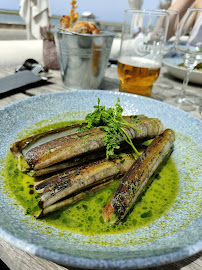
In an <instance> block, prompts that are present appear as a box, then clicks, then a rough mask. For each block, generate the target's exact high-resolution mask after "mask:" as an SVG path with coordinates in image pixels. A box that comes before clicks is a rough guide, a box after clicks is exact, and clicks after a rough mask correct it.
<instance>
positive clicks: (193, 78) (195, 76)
mask: <svg viewBox="0 0 202 270" xmlns="http://www.w3.org/2000/svg"><path fill="white" fill-rule="evenodd" d="M181 63H182V59H180V58H179V57H173V58H172V57H170V58H164V59H163V64H164V66H165V67H166V69H167V71H168V72H169V73H170V74H171V75H172V76H174V77H175V78H178V79H181V80H184V77H185V72H186V69H185V68H184V67H179V66H178V65H179V64H181ZM189 81H190V82H192V83H197V84H202V71H199V70H193V71H192V72H191V75H190V79H189Z"/></svg>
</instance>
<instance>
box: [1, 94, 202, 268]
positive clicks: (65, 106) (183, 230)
mask: <svg viewBox="0 0 202 270" xmlns="http://www.w3.org/2000/svg"><path fill="white" fill-rule="evenodd" d="M98 97H99V98H100V99H101V103H102V104H105V106H107V107H108V106H113V105H114V102H115V101H116V99H117V97H120V100H121V105H122V107H123V109H124V113H125V114H145V115H147V116H149V117H158V118H160V119H161V120H162V122H163V123H164V125H165V126H166V127H169V128H172V129H173V130H175V131H176V142H175V150H174V152H173V154H172V158H173V160H174V162H175V164H176V166H177V170H178V173H179V177H180V184H179V191H178V194H177V197H176V200H175V202H174V203H173V204H172V206H171V207H170V209H169V210H168V211H166V212H165V213H164V214H163V215H162V216H161V217H160V218H159V219H157V220H155V221H154V222H153V223H151V224H148V225H147V226H145V227H140V228H139V229H136V230H131V231H129V232H125V233H117V234H109V235H95V236H89V235H82V234H79V233H70V232H69V231H65V233H64V234H61V231H60V230H59V229H56V228H54V227H51V226H47V225H45V224H44V226H41V225H40V226H39V222H38V221H37V220H34V219H32V218H31V217H30V216H29V215H24V209H22V207H21V206H20V205H18V204H17V203H16V201H15V199H14V198H12V197H9V196H8V195H7V193H6V192H5V184H4V177H3V168H4V159H5V156H6V153H7V152H8V151H9V147H10V146H11V144H12V143H13V141H14V140H16V139H17V138H18V136H19V135H18V134H19V132H20V131H22V130H25V129H28V128H29V127H30V126H33V125H35V124H36V123H37V122H39V121H43V120H47V121H44V122H43V123H44V125H45V124H47V123H49V121H50V119H51V121H52V122H54V121H62V120H66V119H69V120H73V119H82V118H84V116H85V114H86V112H87V111H89V110H92V109H93V106H94V105H95V104H97V99H98ZM0 119H1V125H0V134H1V140H0V149H1V151H0V158H1V167H0V171H1V173H0V212H1V216H0V237H1V238H2V239H4V240H5V241H7V242H8V243H10V244H12V245H14V246H16V247H18V248H20V249H22V250H24V251H26V252H29V253H31V254H33V255H37V256H40V257H43V258H46V259H48V260H52V261H54V262H57V263H59V264H62V265H65V266H73V267H82V268H98V269H112V268H113V269H130V268H143V267H147V266H156V265H161V264H164V263H168V262H173V261H176V260H179V259H183V258H185V257H187V256H190V255H192V254H195V253H197V252H199V251H200V250H201V249H202V222H201V196H200V195H201V193H200V190H201V172H200V162H201V159H200V158H201V156H202V155H201V152H202V137H201V134H202V125H201V122H200V120H198V119H196V118H194V117H192V116H191V115H189V114H188V113H185V112H183V111H180V110H178V109H176V108H174V107H172V106H170V105H167V104H164V103H161V102H159V101H156V100H152V99H149V98H145V97H140V96H136V95H130V94H124V93H118V92H108V91H94V90H82V91H73V92H61V93H54V94H48V95H41V96H36V97H31V98H29V99H26V100H22V101H19V102H17V103H15V104H12V105H11V106H8V107H6V108H4V109H3V110H0ZM40 224H41V223H40ZM117 243H118V244H117Z"/></svg>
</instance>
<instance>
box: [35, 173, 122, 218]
mask: <svg viewBox="0 0 202 270" xmlns="http://www.w3.org/2000/svg"><path fill="white" fill-rule="evenodd" d="M117 181H119V179H116V178H115V179H112V180H110V181H107V182H104V183H101V184H98V185H97V186H94V187H91V188H89V189H86V190H84V191H81V192H80V193H77V194H74V195H73V196H71V197H68V198H66V199H63V200H60V201H58V202H56V203H54V204H52V205H50V206H48V207H46V208H43V209H41V210H38V211H37V212H35V214H34V216H35V218H42V217H44V216H46V215H47V214H50V213H52V212H55V211H57V210H59V209H61V208H63V207H65V206H68V205H71V204H73V203H75V202H78V201H80V200H82V199H84V198H85V197H87V196H88V195H91V194H93V193H95V192H96V191H98V190H101V189H103V188H105V187H107V186H109V185H111V184H112V183H114V182H117Z"/></svg>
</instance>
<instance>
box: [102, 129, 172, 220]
mask: <svg viewBox="0 0 202 270" xmlns="http://www.w3.org/2000/svg"><path fill="white" fill-rule="evenodd" d="M174 140H175V134H174V132H173V131H172V130H171V129H166V130H165V131H164V132H163V134H161V135H159V136H158V137H156V138H155V139H154V140H153V141H152V143H151V144H150V145H149V146H148V147H147V148H146V150H145V151H144V152H143V154H142V155H141V156H140V157H139V158H138V159H137V160H136V161H135V162H134V163H133V165H132V166H131V168H130V169H129V170H128V171H127V173H126V174H125V175H124V177H123V178H122V180H121V182H120V183H119V185H118V186H117V188H116V190H115V192H114V194H113V196H112V198H111V200H110V201H109V203H108V204H107V205H106V207H105V208H104V210H103V217H104V221H105V222H107V221H108V222H109V223H110V224H114V223H116V222H118V221H120V220H121V219H123V218H124V217H125V216H126V214H127V213H128V211H129V209H130V208H131V207H132V206H133V205H134V203H135V202H136V201H137V199H138V197H139V196H140V194H141V193H142V191H143V190H144V188H145V187H146V185H147V184H148V182H149V179H150V178H151V176H152V175H153V174H154V172H155V171H156V170H157V168H158V167H159V166H160V164H161V163H162V162H163V161H164V160H165V159H166V158H167V157H168V156H169V155H170V153H171V152H172V149H173V143H174Z"/></svg>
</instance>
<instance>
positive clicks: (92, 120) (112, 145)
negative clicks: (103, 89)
mask: <svg viewBox="0 0 202 270" xmlns="http://www.w3.org/2000/svg"><path fill="white" fill-rule="evenodd" d="M94 108H95V110H94V112H92V113H89V114H87V116H86V118H85V120H86V123H87V125H86V126H85V127H83V128H82V130H86V129H91V128H94V127H99V128H100V129H101V130H104V131H105V132H106V135H105V138H104V143H105V146H106V156H107V158H109V157H110V156H112V155H114V151H115V149H119V148H120V138H123V139H124V140H125V141H126V142H127V143H128V144H129V145H130V146H131V147H132V148H133V150H134V151H135V153H137V154H138V155H140V153H139V152H138V151H137V149H136V148H135V146H134V144H133V142H132V140H131V138H130V137H129V135H128V134H127V132H126V131H125V129H124V126H125V127H126V126H128V127H131V128H133V129H135V130H138V129H137V128H135V127H133V126H132V125H130V123H128V122H127V121H126V120H124V118H123V116H122V113H123V108H122V107H121V105H120V99H119V98H118V100H117V103H116V104H115V106H114V107H113V108H111V107H109V108H107V109H106V108H105V106H100V99H99V98H98V105H96V106H94Z"/></svg>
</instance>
